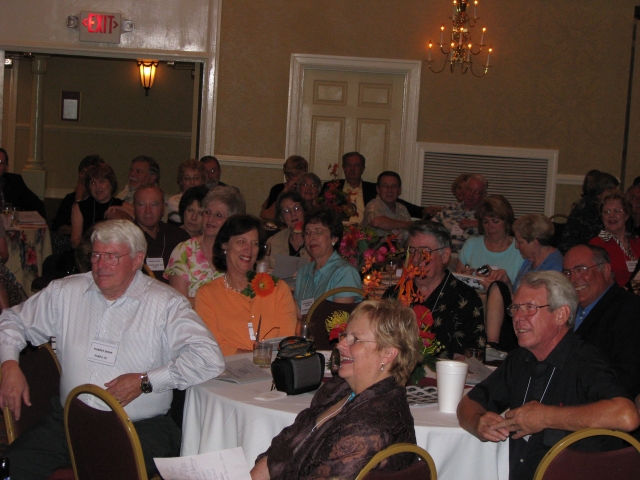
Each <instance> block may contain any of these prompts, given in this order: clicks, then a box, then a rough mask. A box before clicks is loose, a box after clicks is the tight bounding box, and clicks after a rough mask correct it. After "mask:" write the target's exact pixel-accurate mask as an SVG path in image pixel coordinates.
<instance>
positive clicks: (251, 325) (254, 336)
mask: <svg viewBox="0 0 640 480" xmlns="http://www.w3.org/2000/svg"><path fill="white" fill-rule="evenodd" d="M247 327H249V338H250V339H251V341H252V342H255V341H256V333H255V332H254V331H253V322H249V323H248V324H247Z"/></svg>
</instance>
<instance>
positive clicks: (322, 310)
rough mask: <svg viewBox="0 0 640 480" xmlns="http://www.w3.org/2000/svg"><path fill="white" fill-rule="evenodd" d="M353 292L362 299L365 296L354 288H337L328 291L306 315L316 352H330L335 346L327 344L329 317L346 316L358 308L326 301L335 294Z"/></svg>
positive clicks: (352, 304)
mask: <svg viewBox="0 0 640 480" xmlns="http://www.w3.org/2000/svg"><path fill="white" fill-rule="evenodd" d="M343 292H353V293H357V294H358V295H360V296H361V297H362V298H364V297H365V296H366V293H365V292H364V290H361V289H359V288H355V287H339V288H334V289H332V290H329V291H328V292H326V293H324V294H323V295H321V296H320V298H318V299H317V300H316V301H315V302H313V305H311V308H309V312H308V313H307V318H306V320H305V321H306V322H307V323H311V325H312V327H311V332H312V333H313V337H314V339H313V343H314V345H315V346H316V348H317V349H318V350H331V349H332V348H333V347H334V346H335V345H331V344H330V343H329V332H327V329H326V326H325V322H326V320H327V318H329V316H330V315H331V314H333V313H335V312H345V313H346V314H347V316H349V315H351V312H353V311H354V310H355V308H356V307H357V306H358V304H357V303H337V302H331V301H329V300H327V298H329V297H330V296H332V295H335V294H336V293H343ZM345 322H346V320H345Z"/></svg>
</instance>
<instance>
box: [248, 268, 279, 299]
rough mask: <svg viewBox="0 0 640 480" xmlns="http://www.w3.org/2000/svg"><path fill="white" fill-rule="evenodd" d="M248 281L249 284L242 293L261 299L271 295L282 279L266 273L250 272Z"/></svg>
mask: <svg viewBox="0 0 640 480" xmlns="http://www.w3.org/2000/svg"><path fill="white" fill-rule="evenodd" d="M247 280H249V284H248V285H247V286H246V287H245V288H244V289H243V290H242V291H241V292H240V293H241V294H242V295H246V296H247V297H249V298H254V297H255V296H256V295H257V296H259V297H268V296H269V295H271V294H272V293H273V291H274V290H275V288H276V285H277V284H278V281H279V280H280V279H279V278H278V277H274V276H273V275H270V274H268V273H266V272H262V273H256V272H254V271H253V270H250V271H248V272H247Z"/></svg>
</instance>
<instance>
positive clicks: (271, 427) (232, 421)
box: [181, 354, 509, 480]
mask: <svg viewBox="0 0 640 480" xmlns="http://www.w3.org/2000/svg"><path fill="white" fill-rule="evenodd" d="M243 356H244V357H246V358H251V355H250V354H245V355H234V356H231V357H227V360H233V359H237V358H242V357H243ZM270 389H271V381H260V382H254V383H247V384H244V385H237V384H233V383H227V382H223V381H220V380H215V379H213V380H210V381H208V382H205V383H203V384H200V385H196V386H194V387H191V388H189V389H188V390H187V396H186V402H185V407H184V420H183V424H182V451H181V456H186V455H197V454H201V453H208V452H215V451H219V450H224V449H228V448H234V447H242V449H243V451H244V455H245V458H246V460H247V464H248V465H249V466H250V467H252V466H253V465H254V463H255V459H256V457H257V456H258V455H259V454H260V453H262V452H264V451H265V450H267V449H268V448H269V445H270V444H271V439H272V438H273V437H275V436H276V435H277V434H278V433H280V431H282V429H283V428H285V427H287V426H289V425H291V424H292V423H293V421H294V420H295V417H296V415H297V414H298V413H299V412H300V411H301V410H303V409H305V408H307V407H308V406H309V404H310V403H311V398H312V397H313V393H314V392H311V393H307V394H302V395H295V396H287V397H285V398H282V399H278V400H274V401H268V402H265V401H261V400H255V397H256V396H257V395H259V394H261V393H265V392H268V391H270ZM411 413H412V414H413V418H414V421H415V429H416V440H417V444H418V445H419V446H421V447H422V448H424V449H425V450H427V451H428V452H429V453H430V454H431V456H432V457H433V460H434V462H435V464H436V468H437V471H438V479H442V480H447V479H448V480H463V479H466V478H473V479H474V480H481V479H486V480H496V479H500V480H502V479H504V480H507V479H508V478H509V445H508V443H507V442H503V443H491V442H481V441H480V440H478V439H477V438H476V437H474V436H473V435H471V434H470V433H468V432H466V431H464V430H463V429H462V428H460V426H459V424H458V420H457V418H456V416H455V414H447V413H440V412H439V411H438V406H437V404H431V405H427V406H419V407H411Z"/></svg>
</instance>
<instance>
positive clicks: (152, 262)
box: [147, 257, 164, 272]
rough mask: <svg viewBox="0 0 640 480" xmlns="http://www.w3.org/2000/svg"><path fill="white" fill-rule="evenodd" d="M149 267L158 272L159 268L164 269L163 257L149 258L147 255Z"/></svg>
mask: <svg viewBox="0 0 640 480" xmlns="http://www.w3.org/2000/svg"><path fill="white" fill-rule="evenodd" d="M147 267H149V270H151V271H154V272H157V271H158V270H162V271H164V260H163V259H162V257H160V258H149V257H147Z"/></svg>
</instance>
